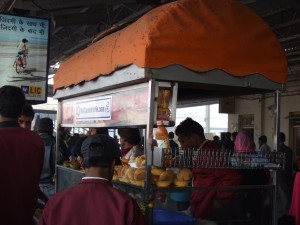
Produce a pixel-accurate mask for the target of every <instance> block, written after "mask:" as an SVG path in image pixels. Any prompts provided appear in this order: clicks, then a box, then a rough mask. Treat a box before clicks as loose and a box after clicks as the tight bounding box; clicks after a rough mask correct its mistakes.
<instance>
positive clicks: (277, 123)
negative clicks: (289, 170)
mask: <svg viewBox="0 0 300 225" xmlns="http://www.w3.org/2000/svg"><path fill="white" fill-rule="evenodd" d="M274 105H275V107H276V111H275V115H276V116H275V124H274V150H275V151H276V152H277V149H278V137H279V133H280V92H279V90H277V91H276V92H275V102H274ZM276 176H277V173H276V170H273V186H274V189H273V192H274V193H273V213H272V224H273V225H277V222H278V220H277V177H276Z"/></svg>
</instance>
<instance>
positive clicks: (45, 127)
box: [37, 117, 53, 136]
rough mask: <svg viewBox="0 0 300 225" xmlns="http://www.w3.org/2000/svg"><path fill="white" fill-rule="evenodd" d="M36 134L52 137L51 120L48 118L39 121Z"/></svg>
mask: <svg viewBox="0 0 300 225" xmlns="http://www.w3.org/2000/svg"><path fill="white" fill-rule="evenodd" d="M37 132H38V133H46V134H48V135H49V136H53V120H52V119H51V118H48V117H45V118H42V119H40V120H39V122H38V124H37Z"/></svg>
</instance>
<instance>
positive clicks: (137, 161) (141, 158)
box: [135, 155, 145, 167]
mask: <svg viewBox="0 0 300 225" xmlns="http://www.w3.org/2000/svg"><path fill="white" fill-rule="evenodd" d="M143 161H145V155H140V156H138V157H136V159H135V164H136V166H137V167H142V166H145V164H144V165H142V163H143Z"/></svg>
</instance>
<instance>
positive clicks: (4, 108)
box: [0, 85, 25, 119]
mask: <svg viewBox="0 0 300 225" xmlns="http://www.w3.org/2000/svg"><path fill="white" fill-rule="evenodd" d="M24 104H25V96H24V93H23V91H22V90H21V88H19V87H16V86H11V85H5V86H2V87H1V88H0V114H1V115H2V116H4V117H8V118H14V119H17V118H18V117H19V116H20V115H21V112H22V108H23V105H24Z"/></svg>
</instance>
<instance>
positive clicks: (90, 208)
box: [39, 134, 146, 225]
mask: <svg viewBox="0 0 300 225" xmlns="http://www.w3.org/2000/svg"><path fill="white" fill-rule="evenodd" d="M82 155H83V158H84V168H85V175H86V176H85V177H84V178H82V180H81V182H80V183H79V184H77V185H75V186H74V187H71V188H69V189H67V190H64V191H62V192H59V193H57V194H55V195H54V196H53V197H52V198H51V199H50V200H49V201H48V203H47V205H46V207H45V209H44V211H43V215H42V217H41V219H40V222H39V225H57V224H59V225H69V224H72V225H77V224H78V225H82V224H89V225H102V224H103V225H106V224H114V225H144V224H146V222H145V219H144V216H143V215H142V213H141V210H140V208H139V206H138V205H137V203H136V201H135V200H134V199H133V198H132V197H130V196H129V195H128V194H127V193H125V192H123V191H121V190H118V189H115V188H114V187H113V186H112V184H111V180H112V177H113V174H114V166H115V164H116V160H117V159H119V155H120V151H119V147H118V143H117V142H116V141H115V140H114V139H113V138H111V137H109V136H107V135H101V134H100V135H96V136H91V137H88V138H87V139H86V140H85V141H84V143H83V146H82Z"/></svg>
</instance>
